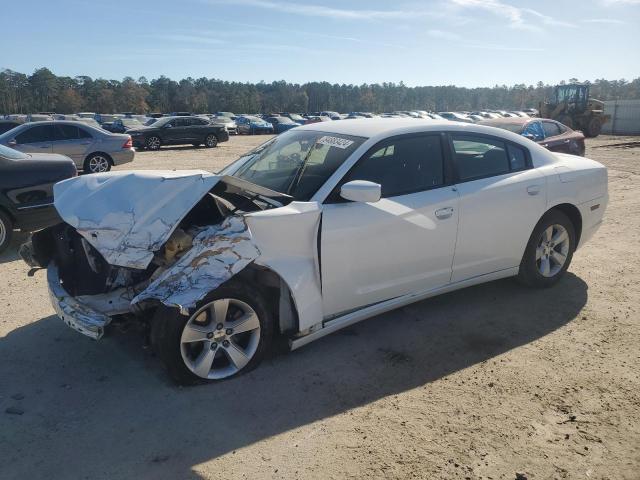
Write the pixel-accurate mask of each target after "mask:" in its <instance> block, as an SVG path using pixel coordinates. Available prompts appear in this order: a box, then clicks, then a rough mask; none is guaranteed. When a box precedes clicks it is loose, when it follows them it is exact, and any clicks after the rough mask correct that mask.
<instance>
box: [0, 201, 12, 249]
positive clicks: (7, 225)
mask: <svg viewBox="0 0 640 480" xmlns="http://www.w3.org/2000/svg"><path fill="white" fill-rule="evenodd" d="M12 237H13V222H12V221H11V218H9V215H7V214H6V213H4V212H3V211H2V210H0V253H2V252H4V251H5V250H6V249H7V248H9V245H11V238H12Z"/></svg>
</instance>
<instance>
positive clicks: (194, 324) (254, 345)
mask: <svg viewBox="0 0 640 480" xmlns="http://www.w3.org/2000/svg"><path fill="white" fill-rule="evenodd" d="M265 305H266V303H265V301H264V299H263V298H262V296H261V295H260V293H259V292H258V290H257V289H255V288H253V287H250V286H248V285H247V284H244V283H241V284H240V283H238V284H229V285H227V286H223V287H220V288H218V289H216V290H214V291H213V292H211V293H210V294H209V295H207V296H206V297H205V298H204V300H202V301H201V302H200V303H199V304H198V308H197V309H196V310H194V311H193V312H192V313H191V314H190V316H189V317H187V316H184V315H180V313H179V312H178V310H176V309H175V308H168V307H164V306H162V307H160V308H158V310H157V311H156V314H155V316H154V318H153V321H152V322H153V323H152V326H151V329H152V330H151V341H152V344H153V348H154V350H155V351H156V353H157V354H158V356H159V357H160V358H161V359H162V361H163V362H164V364H165V366H166V367H167V370H168V371H169V374H170V375H171V377H172V378H173V379H174V380H175V381H176V382H177V383H179V384H181V385H194V384H198V383H204V382H211V381H216V380H223V379H225V378H230V377H233V376H236V375H239V374H242V373H245V372H247V371H249V370H251V369H252V368H255V367H256V366H257V365H258V364H259V363H260V361H261V360H262V358H263V357H264V355H265V353H266V352H267V351H268V350H269V347H270V346H271V341H272V336H273V320H272V318H271V315H270V314H269V310H268V309H267V308H266V306H265Z"/></svg>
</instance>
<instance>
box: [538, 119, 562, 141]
mask: <svg viewBox="0 0 640 480" xmlns="http://www.w3.org/2000/svg"><path fill="white" fill-rule="evenodd" d="M542 128H543V130H544V136H545V137H546V138H549V137H555V136H557V135H560V129H559V128H558V125H557V124H556V123H554V122H542Z"/></svg>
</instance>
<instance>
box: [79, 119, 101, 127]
mask: <svg viewBox="0 0 640 480" xmlns="http://www.w3.org/2000/svg"><path fill="white" fill-rule="evenodd" d="M77 121H78V122H80V123H84V124H85V125H89V126H90V127H93V128H102V127H101V126H100V124H99V123H98V122H96V121H95V120H94V119H93V118H87V117H80V118H79V119H78V120H77Z"/></svg>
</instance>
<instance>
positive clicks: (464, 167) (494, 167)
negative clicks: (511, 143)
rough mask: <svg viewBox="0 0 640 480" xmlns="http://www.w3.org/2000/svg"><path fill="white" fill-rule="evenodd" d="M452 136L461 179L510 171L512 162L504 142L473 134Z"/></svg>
mask: <svg viewBox="0 0 640 480" xmlns="http://www.w3.org/2000/svg"><path fill="white" fill-rule="evenodd" d="M451 138H452V141H453V150H454V153H455V163H456V167H457V170H458V177H459V179H460V180H462V181H465V180H472V179H476V178H484V177H491V176H496V175H503V174H505V173H509V171H510V164H509V158H508V157H507V149H506V145H505V143H504V142H502V141H499V140H494V139H489V138H485V137H474V136H471V135H469V136H467V135H452V136H451Z"/></svg>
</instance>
